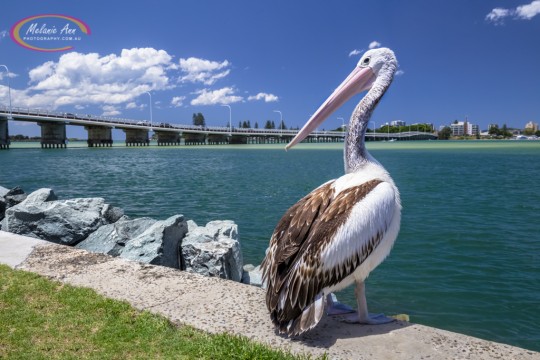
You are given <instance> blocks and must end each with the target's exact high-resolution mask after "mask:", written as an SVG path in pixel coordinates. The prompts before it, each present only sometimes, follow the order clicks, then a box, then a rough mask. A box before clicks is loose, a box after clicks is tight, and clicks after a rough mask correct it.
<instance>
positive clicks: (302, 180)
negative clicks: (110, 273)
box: [0, 141, 540, 351]
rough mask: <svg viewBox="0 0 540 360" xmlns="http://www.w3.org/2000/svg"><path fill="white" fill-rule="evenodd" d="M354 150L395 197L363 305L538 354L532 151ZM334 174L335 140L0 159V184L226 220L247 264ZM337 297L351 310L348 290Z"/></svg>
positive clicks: (485, 145) (420, 146)
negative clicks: (388, 178) (387, 249)
mask: <svg viewBox="0 0 540 360" xmlns="http://www.w3.org/2000/svg"><path fill="white" fill-rule="evenodd" d="M70 146H73V144H70ZM16 147H22V148H19V149H18V148H16ZM368 148H369V149H370V151H371V153H372V155H373V156H375V157H376V158H377V159H378V160H379V161H380V162H381V163H382V164H383V165H384V166H385V167H386V168H387V169H388V170H389V172H390V173H391V174H392V176H393V178H394V180H395V181H396V183H397V185H398V187H399V188H400V191H401V196H402V202H403V219H402V227H401V232H400V235H399V238H398V240H397V242H396V245H395V247H394V250H393V251H392V253H391V255H390V257H389V258H388V259H387V260H386V261H385V262H384V263H383V264H382V265H381V266H380V267H379V268H377V269H376V270H375V271H374V272H373V273H372V275H371V276H370V278H369V280H368V282H367V291H368V304H369V305H370V310H371V311H373V312H385V313H387V314H395V313H406V314H409V315H410V318H411V321H412V322H416V323H421V324H425V325H430V326H435V327H439V328H443V329H447V330H451V331H456V332H460V333H465V334H470V335H473V336H478V337H481V338H485V339H489V340H495V341H498V342H503V343H508V344H512V345H516V346H521V347H525V348H528V349H533V350H537V351H540V325H538V323H539V322H538V320H537V317H538V315H539V310H540V235H539V224H540V222H539V219H538V216H539V213H540V211H539V210H540V192H539V191H538V179H540V142H517V141H505V142H465V141H462V142H442V141H441V142H435V141H429V142H395V143H369V144H368ZM342 173H343V161H342V149H341V145H340V144H328V145H325V146H318V145H315V144H302V145H300V146H299V147H298V148H297V149H294V150H291V151H289V152H285V151H283V145H274V146H273V145H268V146H264V145H259V146H245V145H244V146H221V147H179V148H160V147H149V148H123V147H115V148H112V149H111V148H93V149H88V148H86V147H84V146H82V147H79V148H69V149H46V150H42V149H39V148H36V147H35V145H28V144H22V145H21V144H13V146H12V149H11V150H9V151H0V185H2V186H4V187H8V188H9V187H13V186H16V185H20V186H22V187H23V189H25V190H26V191H27V192H31V191H33V190H35V189H38V188H40V187H51V188H53V189H54V190H55V192H56V193H57V194H58V195H59V197H60V198H69V197H90V196H101V197H104V198H105V199H106V200H107V201H108V202H109V203H112V204H114V205H117V206H120V207H122V208H124V210H125V211H126V213H127V214H128V215H130V216H134V217H138V216H151V217H154V218H158V219H164V218H167V217H169V216H171V215H173V214H184V215H185V216H186V217H187V218H190V219H193V220H195V221H196V222H197V223H199V224H204V223H206V222H207V221H210V220H215V219H232V220H234V221H235V222H236V223H237V224H238V225H239V231H240V237H241V243H242V249H243V253H244V262H245V263H253V264H258V263H259V262H260V261H261V260H262V258H263V256H264V250H265V249H266V247H267V244H268V239H269V237H270V235H271V233H272V231H273V228H274V226H275V224H276V222H277V221H278V220H279V219H280V217H281V215H282V214H283V212H285V211H286V210H287V208H288V207H289V206H291V205H292V204H293V203H295V202H296V201H297V200H298V199H299V198H301V197H302V196H303V195H305V194H306V193H308V192H309V191H311V190H312V189H313V188H314V187H316V186H318V185H320V184H322V183H323V182H325V181H327V180H329V179H331V178H335V177H339V176H341V175H342ZM338 297H339V298H340V299H341V300H343V301H345V302H348V303H350V304H352V305H354V296H353V293H352V291H351V290H350V289H349V290H346V291H343V292H342V293H340V294H338Z"/></svg>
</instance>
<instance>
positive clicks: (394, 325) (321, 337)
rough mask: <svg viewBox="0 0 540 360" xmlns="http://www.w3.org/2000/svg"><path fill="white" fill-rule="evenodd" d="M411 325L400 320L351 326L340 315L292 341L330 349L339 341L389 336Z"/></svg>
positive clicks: (327, 317) (326, 317) (332, 317)
mask: <svg viewBox="0 0 540 360" xmlns="http://www.w3.org/2000/svg"><path fill="white" fill-rule="evenodd" d="M411 325H412V324H411V323H409V322H406V321H400V320H396V321H394V322H391V323H388V324H382V325H360V324H350V323H347V322H345V321H344V320H343V319H342V318H341V317H340V316H339V315H336V316H325V317H323V318H322V319H321V321H320V323H319V324H318V325H317V326H316V327H315V328H314V329H312V330H311V331H309V332H307V333H305V334H303V335H301V336H298V337H294V338H291V341H294V342H299V343H301V344H302V345H305V346H309V347H315V348H324V349H329V348H330V347H332V346H333V345H335V343H336V342H337V341H338V340H346V339H357V338H365V337H368V336H374V335H382V334H388V333H390V332H392V331H395V330H400V329H404V328H407V327H409V326H411Z"/></svg>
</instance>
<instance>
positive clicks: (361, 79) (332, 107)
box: [285, 66, 375, 150]
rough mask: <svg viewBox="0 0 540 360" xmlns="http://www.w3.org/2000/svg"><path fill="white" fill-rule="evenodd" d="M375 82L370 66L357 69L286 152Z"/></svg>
mask: <svg viewBox="0 0 540 360" xmlns="http://www.w3.org/2000/svg"><path fill="white" fill-rule="evenodd" d="M374 81H375V73H373V70H371V68H370V67H369V66H366V67H356V68H355V69H354V70H353V71H352V72H351V73H350V74H349V76H347V78H346V79H345V80H344V81H343V82H342V83H341V85H339V86H338V87H337V89H336V90H334V92H333V93H332V95H330V96H329V97H328V99H326V101H325V102H324V103H323V104H322V105H321V106H320V107H319V109H318V110H317V111H316V112H315V114H313V115H312V116H311V118H310V119H309V120H308V122H307V123H306V124H305V125H304V127H303V128H302V129H301V130H300V131H299V132H298V134H296V136H295V137H294V139H292V140H291V142H290V143H288V144H287V146H285V150H288V149H290V148H291V147H293V146H294V145H296V144H298V143H299V142H300V141H302V140H304V139H305V138H306V137H307V136H308V135H309V134H310V133H311V132H312V131H313V130H315V129H316V128H317V127H318V126H319V125H320V124H321V123H322V122H323V121H324V120H326V119H327V118H328V117H329V116H330V115H332V113H333V112H334V111H336V110H337V109H338V108H339V107H341V105H343V104H344V103H345V102H347V100H349V99H350V98H351V97H353V96H354V95H356V94H358V93H360V92H362V91H365V90H368V89H370V88H371V85H373V82H374Z"/></svg>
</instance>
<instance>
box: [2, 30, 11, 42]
mask: <svg viewBox="0 0 540 360" xmlns="http://www.w3.org/2000/svg"><path fill="white" fill-rule="evenodd" d="M8 35H9V32H8V31H7V30H2V31H0V41H2V40H3V39H4V38H5V37H7V36H8Z"/></svg>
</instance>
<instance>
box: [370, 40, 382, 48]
mask: <svg viewBox="0 0 540 360" xmlns="http://www.w3.org/2000/svg"><path fill="white" fill-rule="evenodd" d="M380 46H381V43H380V42H378V41H372V42H370V43H369V46H368V47H369V48H370V49H375V48H378V47H380Z"/></svg>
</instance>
